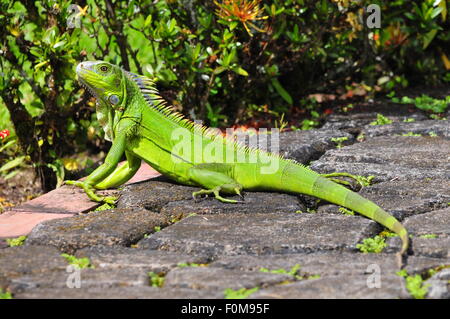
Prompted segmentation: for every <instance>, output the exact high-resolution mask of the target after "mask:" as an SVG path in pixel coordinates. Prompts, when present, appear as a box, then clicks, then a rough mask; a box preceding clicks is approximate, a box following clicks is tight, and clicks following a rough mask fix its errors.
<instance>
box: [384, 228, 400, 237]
mask: <svg viewBox="0 0 450 319" xmlns="http://www.w3.org/2000/svg"><path fill="white" fill-rule="evenodd" d="M379 236H381V237H384V238H388V237H398V235H397V234H396V233H394V232H392V231H390V230H387V229H386V230H383V231H382V232H381V233H379Z"/></svg>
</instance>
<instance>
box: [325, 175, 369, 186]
mask: <svg viewBox="0 0 450 319" xmlns="http://www.w3.org/2000/svg"><path fill="white" fill-rule="evenodd" d="M321 176H322V177H325V178H328V179H329V180H331V181H333V182H335V183H338V184H342V185H345V186H349V187H352V184H351V183H350V182H348V181H345V180H343V179H338V178H333V177H349V178H351V179H353V180H354V181H355V182H356V183H358V184H359V185H360V186H361V187H364V186H368V185H370V183H371V182H372V180H373V178H374V177H373V176H368V177H364V176H359V175H352V174H350V173H345V172H334V173H329V174H321Z"/></svg>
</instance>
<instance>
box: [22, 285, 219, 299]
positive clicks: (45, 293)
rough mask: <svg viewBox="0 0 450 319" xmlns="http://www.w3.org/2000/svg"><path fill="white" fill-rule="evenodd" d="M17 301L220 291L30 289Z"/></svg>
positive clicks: (155, 296) (174, 295) (181, 295)
mask: <svg viewBox="0 0 450 319" xmlns="http://www.w3.org/2000/svg"><path fill="white" fill-rule="evenodd" d="M14 298H17V299H200V298H207V299H219V298H223V294H222V292H220V291H216V290H215V291H209V290H197V289H183V288H157V287H146V286H142V287H140V286H139V287H110V288H108V289H107V290H105V289H104V288H92V287H91V288H79V289H77V288H74V289H71V288H41V289H30V290H26V291H24V292H22V293H17V294H15V295H14Z"/></svg>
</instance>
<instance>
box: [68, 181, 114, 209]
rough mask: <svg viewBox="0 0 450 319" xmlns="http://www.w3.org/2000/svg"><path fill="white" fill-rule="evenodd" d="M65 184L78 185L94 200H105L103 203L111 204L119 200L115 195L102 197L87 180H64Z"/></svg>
mask: <svg viewBox="0 0 450 319" xmlns="http://www.w3.org/2000/svg"><path fill="white" fill-rule="evenodd" d="M64 184H67V185H74V186H77V187H80V188H82V189H83V190H84V191H85V193H86V195H87V196H88V197H89V198H90V199H91V200H93V201H94V202H99V203H101V202H103V203H108V204H110V205H114V204H115V202H116V201H117V199H118V197H114V196H106V197H101V196H98V195H97V194H95V189H94V187H92V186H91V185H89V184H87V183H86V182H82V181H64Z"/></svg>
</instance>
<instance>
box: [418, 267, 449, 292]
mask: <svg viewBox="0 0 450 319" xmlns="http://www.w3.org/2000/svg"><path fill="white" fill-rule="evenodd" d="M424 284H425V285H428V293H427V298H430V299H450V269H449V268H447V269H443V270H441V271H439V272H438V273H436V274H434V275H433V276H431V277H430V278H429V279H427V280H426V281H425V283H424Z"/></svg>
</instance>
